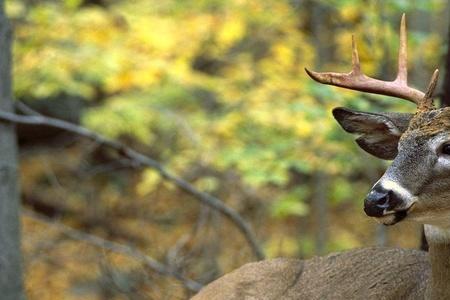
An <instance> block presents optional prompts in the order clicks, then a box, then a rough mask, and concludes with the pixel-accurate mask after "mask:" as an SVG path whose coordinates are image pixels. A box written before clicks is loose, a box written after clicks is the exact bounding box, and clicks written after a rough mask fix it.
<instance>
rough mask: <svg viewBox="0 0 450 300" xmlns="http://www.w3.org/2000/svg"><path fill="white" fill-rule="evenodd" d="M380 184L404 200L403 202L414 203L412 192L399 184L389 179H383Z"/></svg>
mask: <svg viewBox="0 0 450 300" xmlns="http://www.w3.org/2000/svg"><path fill="white" fill-rule="evenodd" d="M379 183H380V185H381V186H382V187H383V188H384V189H386V190H391V191H393V192H394V193H396V194H397V195H399V196H400V197H401V198H403V200H405V201H407V202H410V201H412V198H413V195H412V194H411V192H410V191H408V190H407V189H405V188H404V187H403V186H401V185H400V184H399V183H397V182H395V181H392V180H389V179H382V180H380V181H379Z"/></svg>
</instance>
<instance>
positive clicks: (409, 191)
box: [306, 15, 450, 227]
mask: <svg viewBox="0 0 450 300" xmlns="http://www.w3.org/2000/svg"><path fill="white" fill-rule="evenodd" d="M352 46H353V51H352V64H353V67H352V71H351V72H349V73H331V72H327V73H318V72H313V71H310V70H308V69H306V72H307V73H308V74H309V76H311V78H313V79H314V80H316V81H318V82H320V83H323V84H329V85H335V86H339V87H343V88H347V89H352V90H358V91H363V92H368V93H375V94H381V95H388V96H393V97H397V98H401V99H405V100H408V101H412V102H414V103H416V105H417V111H416V113H415V114H404V113H388V112H386V113H370V112H360V111H354V110H350V109H347V108H335V109H334V110H333V115H334V117H335V118H336V120H337V121H338V122H339V124H340V125H341V126H342V127H343V129H344V130H346V131H347V132H350V133H353V134H356V135H358V137H357V138H356V142H357V143H358V145H359V146H360V147H361V148H362V149H364V150H365V151H367V152H368V153H370V154H372V155H374V156H376V157H378V158H381V159H388V160H391V159H393V162H392V164H391V165H390V166H389V168H388V169H387V170H386V172H385V173H384V175H383V176H382V177H381V178H380V179H379V180H378V181H377V182H376V183H375V185H374V186H373V187H372V189H371V190H370V192H369V194H368V195H367V197H366V199H365V200H364V211H365V212H366V214H367V215H368V216H371V217H375V218H377V219H378V220H379V221H380V222H382V223H383V224H385V225H392V224H395V223H397V222H399V221H401V220H403V219H409V220H414V221H417V222H420V223H422V224H430V225H435V226H439V227H450V193H449V191H450V108H441V109H436V108H434V106H433V91H434V89H435V87H436V82H437V79H438V74H439V72H438V70H436V71H435V72H434V74H433V76H432V78H431V81H430V83H429V85H428V88H427V90H426V92H425V93H424V92H421V91H419V90H416V89H414V88H411V87H409V86H408V84H407V47H406V25H405V16H404V15H403V16H402V20H401V26H400V47H399V55H398V74H397V77H396V79H395V80H394V81H381V80H377V79H374V78H370V77H367V76H366V75H364V74H363V73H362V72H361V68H360V63H359V58H358V52H357V49H356V44H355V41H354V38H353V39H352Z"/></svg>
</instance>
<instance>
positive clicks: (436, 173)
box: [193, 15, 450, 300]
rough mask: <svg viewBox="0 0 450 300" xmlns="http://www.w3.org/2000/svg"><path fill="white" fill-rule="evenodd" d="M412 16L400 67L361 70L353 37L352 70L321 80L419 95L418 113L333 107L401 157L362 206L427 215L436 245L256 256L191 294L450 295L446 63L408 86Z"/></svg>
mask: <svg viewBox="0 0 450 300" xmlns="http://www.w3.org/2000/svg"><path fill="white" fill-rule="evenodd" d="M406 47H407V46H406V25H405V16H404V15H403V17H402V21H401V26H400V46H399V56H398V59H399V62H398V75H397V78H396V79H395V80H394V81H391V82H387V81H380V80H377V79H374V78H370V77H367V76H366V75H364V74H363V73H362V72H361V69H360V63H359V59H358V52H357V49H356V45H355V41H354V39H353V40H352V48H353V51H352V65H353V67H352V71H351V72H350V73H346V74H344V73H318V72H312V71H309V70H307V69H306V72H307V73H308V74H309V76H311V77H312V78H313V79H314V80H316V81H318V82H320V83H324V84H330V85H335V86H339V87H343V88H347V89H352V90H358V91H362V92H368V93H376V94H381V95H389V96H394V97H398V98H401V99H405V100H409V101H412V102H414V103H416V104H417V111H416V113H415V114H404V113H385V112H383V113H370V112H361V111H354V110H350V109H347V108H335V109H334V110H333V115H334V117H335V118H336V120H337V121H338V122H339V124H340V125H341V126H342V127H343V129H344V130H345V131H347V132H350V133H353V134H356V135H357V136H358V137H357V138H356V142H357V143H358V145H359V146H360V147H361V148H362V149H364V150H365V151H367V152H369V153H370V154H372V155H374V156H376V157H378V158H381V159H393V162H392V164H391V165H390V166H389V168H388V169H387V171H386V172H385V173H384V175H383V176H382V177H381V178H380V180H378V181H377V183H375V185H374V186H373V187H372V189H371V191H370V192H369V194H368V195H367V197H366V199H365V200H364V211H365V213H366V214H367V215H368V216H370V217H374V218H376V219H377V220H378V221H379V222H381V223H383V224H385V225H393V224H395V223H398V222H400V221H403V220H410V221H414V222H418V223H421V224H425V235H426V238H427V241H428V243H429V253H428V254H427V253H426V252H421V251H416V250H406V249H393V248H368V249H360V250H351V251H348V252H343V253H337V254H331V255H328V256H326V257H316V258H313V259H310V260H304V261H301V260H296V259H284V258H279V259H273V260H266V261H262V262H256V263H249V264H246V265H244V266H243V267H241V268H239V269H237V270H235V271H234V272H231V273H229V274H227V275H225V276H223V277H222V278H219V279H218V280H216V281H214V282H213V283H211V284H209V285H208V286H206V287H205V288H204V289H203V290H202V291H200V293H199V294H198V295H196V296H194V298H193V299H196V300H200V299H210V300H211V299H396V300H397V299H424V298H425V299H439V300H442V299H450V108H441V109H436V108H434V106H433V98H432V95H433V91H434V88H435V86H436V82H437V78H438V70H436V71H435V72H434V74H433V76H432V79H431V81H430V84H429V85H428V89H427V91H426V92H425V93H423V92H421V91H418V90H416V89H414V88H411V87H409V86H408V85H407V51H406Z"/></svg>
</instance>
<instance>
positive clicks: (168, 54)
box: [6, 0, 449, 300]
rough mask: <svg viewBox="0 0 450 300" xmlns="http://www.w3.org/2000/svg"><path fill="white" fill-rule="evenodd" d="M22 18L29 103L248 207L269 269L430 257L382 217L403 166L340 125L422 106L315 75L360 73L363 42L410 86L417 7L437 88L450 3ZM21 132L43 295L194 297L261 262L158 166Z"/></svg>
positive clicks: (40, 9) (24, 13)
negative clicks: (367, 209) (376, 189)
mask: <svg viewBox="0 0 450 300" xmlns="http://www.w3.org/2000/svg"><path fill="white" fill-rule="evenodd" d="M6 12H7V14H8V16H9V18H10V20H11V22H12V25H13V28H14V47H13V59H14V66H13V77H14V85H13V87H14V96H15V99H16V101H17V103H19V104H20V106H21V107H22V108H24V107H25V110H28V111H30V108H32V109H33V110H35V111H37V112H39V113H42V114H43V115H46V116H50V117H55V118H59V119H63V120H66V121H69V122H72V123H77V124H79V125H81V126H83V127H87V128H89V129H91V130H93V131H95V132H97V133H99V134H102V135H104V136H106V137H108V138H110V139H112V140H117V141H120V142H121V143H123V144H124V145H126V146H128V147H130V148H131V149H135V150H137V151H139V152H140V153H143V154H145V155H146V156H148V157H150V158H153V159H154V160H156V161H158V162H160V163H161V164H162V165H163V166H164V168H165V169H167V170H169V171H170V174H173V175H174V176H176V177H177V178H183V179H184V180H185V181H186V182H189V183H191V184H192V185H193V186H194V187H195V188H196V189H198V191H203V192H206V193H208V194H210V195H213V196H215V197H217V198H218V199H220V200H221V201H223V202H224V203H225V204H226V205H227V206H228V207H230V208H232V209H234V210H235V211H236V212H238V213H239V215H240V216H242V218H243V219H245V222H247V223H248V224H250V226H251V229H250V230H251V231H252V232H253V233H252V234H254V236H255V237H256V239H257V242H258V243H259V247H260V248H261V249H262V250H263V251H264V254H265V256H266V257H267V258H272V257H277V256H284V257H299V258H309V257H311V256H313V255H321V254H325V253H328V252H331V251H338V250H339V251H340V250H343V249H349V248H355V247H362V246H368V245H389V246H402V247H410V248H417V247H418V246H419V240H420V228H419V227H416V226H413V225H411V224H400V225H397V226H395V227H393V228H387V229H386V228H382V227H379V226H377V224H376V223H375V222H374V221H373V220H371V219H369V218H368V217H366V216H365V214H364V212H363V210H362V201H363V199H364V196H365V194H366V192H367V191H368V190H369V188H370V187H371V186H372V184H373V183H374V182H375V181H376V180H377V179H378V177H379V176H381V174H382V173H383V171H384V169H385V167H386V163H385V162H382V161H379V160H377V159H376V158H373V157H370V156H369V155H368V154H366V153H364V152H363V151H362V150H360V149H359V148H358V147H357V145H356V144H355V143H354V142H353V138H352V137H351V136H350V135H349V134H347V133H345V132H344V131H343V130H342V129H341V128H339V127H338V124H337V123H336V122H335V121H334V119H333V118H332V116H331V113H330V111H331V109H332V108H333V107H336V106H347V107H351V108H354V109H360V110H368V111H385V110H389V111H403V112H412V111H414V105H412V104H408V103H406V101H399V100H392V99H389V98H387V97H381V96H379V97H378V96H372V95H363V94H361V93H358V92H351V91H343V90H340V89H337V88H333V87H328V86H324V85H319V84H317V83H315V82H313V81H312V80H311V79H310V78H309V77H307V75H306V74H305V72H304V67H308V68H310V69H312V70H317V71H348V70H350V61H351V34H352V33H353V34H355V36H356V39H357V41H358V46H359V51H360V58H361V63H362V67H363V70H364V71H365V72H366V73H367V74H369V75H372V76H374V77H377V78H383V79H393V77H394V75H395V72H396V68H397V64H396V62H397V47H398V28H399V23H400V17H401V14H402V13H403V12H405V13H406V15H407V25H408V48H409V71H410V77H409V78H410V82H411V84H412V85H413V86H416V87H418V88H419V89H424V88H425V86H426V84H427V82H428V79H429V77H430V75H431V73H432V71H433V70H434V69H435V68H436V67H440V69H441V70H444V69H445V68H443V67H442V66H443V65H444V61H445V55H446V53H447V39H446V37H447V31H448V17H449V4H448V2H447V1H443V0H440V1H438V0H432V1H419V0H416V1H407V0H403V1H375V0H342V1H340V0H330V1H319V0H318V1H313V0H265V1H256V0H255V1H254V0H248V1H245V0H199V1H182V0H162V1H161V0H160V1H144V0H133V1H126V0H59V1H56V0H55V1H52V0H39V1H38V0H21V1H20V0H10V1H7V2H6ZM17 130H18V138H19V146H20V181H21V183H20V186H21V199H22V203H23V209H24V213H23V214H22V230H23V232H22V248H23V252H24V253H23V255H24V277H25V278H24V280H25V288H26V294H27V296H28V297H29V299H40V300H45V299H186V298H188V297H189V296H190V295H192V293H193V292H194V291H195V290H196V289H198V287H199V286H200V285H199V284H206V283H208V282H210V281H211V280H214V279H215V278H217V277H218V276H220V275H222V274H224V273H225V272H229V271H230V270H233V269H235V268H237V267H239V266H241V265H242V264H244V263H246V262H249V261H254V260H255V259H256V256H255V247H253V250H252V247H251V246H250V244H249V242H248V239H246V238H245V236H244V235H243V234H242V230H239V227H237V226H236V222H232V221H230V218H226V217H224V216H223V214H222V213H220V212H219V211H218V210H217V209H213V208H212V207H211V206H210V205H206V204H205V201H203V202H202V201H198V200H199V198H201V197H203V196H204V194H202V195H203V196H202V195H200V196H199V195H197V196H196V195H194V194H195V193H194V194H193V193H189V192H188V193H186V189H184V190H183V188H181V189H180V188H179V187H180V182H179V181H178V182H177V181H176V180H172V179H171V178H167V176H165V175H164V172H162V173H161V172H160V171H158V170H159V169H158V168H156V169H155V168H151V167H149V166H144V165H145V164H140V163H136V161H133V159H130V157H129V156H127V155H123V153H121V151H116V150H117V149H113V148H111V147H109V146H108V145H103V144H102V143H101V142H99V140H95V139H94V140H92V139H87V138H84V137H82V136H80V135H75V134H73V133H70V132H67V131H63V130H60V129H56V128H53V127H49V126H29V125H23V124H18V125H17ZM119 148H120V147H119ZM121 149H122V150H124V151H125V154H126V149H124V148H123V147H122V148H121ZM119 150H120V149H119ZM170 176H172V175H170ZM244 227H245V226H244ZM71 228H72V229H71ZM116 250H117V251H116ZM256 255H257V253H256ZM151 258H153V259H154V261H153V260H151ZM157 262H159V263H157ZM158 268H160V269H159V271H158V270H155V269H158ZM164 273H165V274H164Z"/></svg>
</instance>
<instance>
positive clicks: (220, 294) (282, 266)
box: [192, 248, 430, 300]
mask: <svg viewBox="0 0 450 300" xmlns="http://www.w3.org/2000/svg"><path fill="white" fill-rule="evenodd" d="M429 277H430V266H429V262H428V257H427V254H426V253H425V252H421V251H415V250H405V249H390V248H367V249H357V250H351V251H347V252H343V253H334V254H330V255H328V256H325V257H315V258H313V259H310V260H297V259H287V258H277V259H272V260H266V261H262V262H256V263H249V264H246V265H244V266H242V267H241V268H239V269H237V270H235V271H233V272H231V273H229V274H227V275H225V276H223V277H221V278H219V279H218V280H216V281H214V282H212V283H211V284H209V285H208V286H206V287H205V288H204V289H203V290H201V291H200V293H199V294H197V295H196V296H194V297H193V298H192V300H240V299H242V300H246V299H249V300H250V299H255V300H282V299H286V300H289V299H292V300H293V299H304V300H327V299H330V300H331V299H333V300H335V299H364V300H371V299H373V300H375V299H376V300H380V299H393V300H394V299H395V300H397V299H405V300H407V299H411V300H413V299H414V300H417V299H424V297H425V296H424V295H425V287H426V284H427V280H428V278H429Z"/></svg>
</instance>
